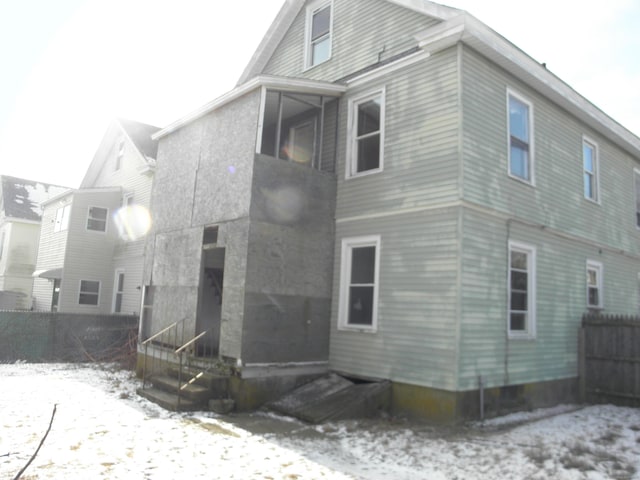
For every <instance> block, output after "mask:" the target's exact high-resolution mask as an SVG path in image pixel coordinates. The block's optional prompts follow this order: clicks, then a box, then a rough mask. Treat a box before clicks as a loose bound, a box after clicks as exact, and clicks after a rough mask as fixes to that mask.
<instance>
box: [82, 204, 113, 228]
mask: <svg viewBox="0 0 640 480" xmlns="http://www.w3.org/2000/svg"><path fill="white" fill-rule="evenodd" d="M108 213H109V210H107V209H106V208H102V207H89V214H88V215H87V230H93V231H95V232H106V231H107V215H108Z"/></svg>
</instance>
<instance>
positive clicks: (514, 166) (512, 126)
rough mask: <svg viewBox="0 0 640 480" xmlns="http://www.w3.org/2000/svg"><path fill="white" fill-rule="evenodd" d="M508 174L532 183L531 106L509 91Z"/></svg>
mask: <svg viewBox="0 0 640 480" xmlns="http://www.w3.org/2000/svg"><path fill="white" fill-rule="evenodd" d="M507 97H508V110H509V115H508V120H509V121H508V124H509V175H510V176H512V177H514V178H517V179H519V180H522V181H525V182H527V183H531V184H533V145H532V139H533V127H532V106H531V104H530V103H529V102H528V101H526V100H525V99H524V98H522V97H520V96H517V95H515V94H514V93H512V92H509V93H508V95H507Z"/></svg>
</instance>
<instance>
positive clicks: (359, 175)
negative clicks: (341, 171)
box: [345, 168, 382, 180]
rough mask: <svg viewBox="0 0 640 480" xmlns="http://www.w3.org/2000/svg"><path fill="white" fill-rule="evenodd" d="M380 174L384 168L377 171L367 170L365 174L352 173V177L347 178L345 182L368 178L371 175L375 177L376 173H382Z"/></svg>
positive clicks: (376, 169)
mask: <svg viewBox="0 0 640 480" xmlns="http://www.w3.org/2000/svg"><path fill="white" fill-rule="evenodd" d="M380 172H382V168H375V169H372V170H365V171H364V172H358V173H352V174H351V175H348V176H347V177H345V180H350V179H352V178H361V177H367V176H369V175H375V174H376V173H380Z"/></svg>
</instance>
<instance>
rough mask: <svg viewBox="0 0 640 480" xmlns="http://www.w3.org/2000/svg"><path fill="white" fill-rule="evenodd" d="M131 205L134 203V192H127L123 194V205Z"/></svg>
mask: <svg viewBox="0 0 640 480" xmlns="http://www.w3.org/2000/svg"><path fill="white" fill-rule="evenodd" d="M130 205H133V193H125V194H124V195H123V196H122V206H123V207H128V206H130Z"/></svg>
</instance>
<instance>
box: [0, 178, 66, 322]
mask: <svg viewBox="0 0 640 480" xmlns="http://www.w3.org/2000/svg"><path fill="white" fill-rule="evenodd" d="M66 190H68V187H61V186H58V185H50V184H48V183H42V182H35V181H32V180H24V179H22V178H15V177H9V176H6V175H0V309H2V310H5V309H11V310H13V309H19V310H28V309H29V308H31V288H32V284H33V277H32V276H31V275H32V273H33V270H34V268H35V264H36V256H37V252H38V238H39V236H40V219H41V217H42V207H41V203H42V202H43V201H46V200H47V199H49V198H51V197H53V196H56V195H59V194H60V193H62V192H64V191H66Z"/></svg>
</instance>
